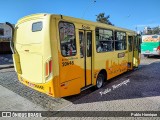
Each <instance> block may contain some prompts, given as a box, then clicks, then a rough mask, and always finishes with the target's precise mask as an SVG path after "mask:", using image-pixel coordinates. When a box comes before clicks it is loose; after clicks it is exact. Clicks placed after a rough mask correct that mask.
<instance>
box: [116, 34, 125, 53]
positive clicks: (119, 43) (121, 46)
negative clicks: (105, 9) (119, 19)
mask: <svg viewBox="0 0 160 120" xmlns="http://www.w3.org/2000/svg"><path fill="white" fill-rule="evenodd" d="M115 50H126V33H125V32H115Z"/></svg>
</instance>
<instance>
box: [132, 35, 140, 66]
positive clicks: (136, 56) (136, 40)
mask: <svg viewBox="0 0 160 120" xmlns="http://www.w3.org/2000/svg"><path fill="white" fill-rule="evenodd" d="M139 43H140V42H139V38H138V36H135V37H134V43H133V66H134V67H138V65H139V62H140V57H139Z"/></svg>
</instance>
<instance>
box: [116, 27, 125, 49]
mask: <svg viewBox="0 0 160 120" xmlns="http://www.w3.org/2000/svg"><path fill="white" fill-rule="evenodd" d="M117 32H121V33H125V38H126V39H125V49H121V50H127V33H126V32H125V31H120V30H115V31H114V50H115V51H120V50H116V41H124V40H117V34H116V33H117Z"/></svg>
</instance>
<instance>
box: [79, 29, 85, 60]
mask: <svg viewBox="0 0 160 120" xmlns="http://www.w3.org/2000/svg"><path fill="white" fill-rule="evenodd" d="M79 44H80V56H81V58H83V57H84V36H83V32H79Z"/></svg>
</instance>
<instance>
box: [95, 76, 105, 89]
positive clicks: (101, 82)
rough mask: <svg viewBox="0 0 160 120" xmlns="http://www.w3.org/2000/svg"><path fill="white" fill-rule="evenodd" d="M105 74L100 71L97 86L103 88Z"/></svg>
mask: <svg viewBox="0 0 160 120" xmlns="http://www.w3.org/2000/svg"><path fill="white" fill-rule="evenodd" d="M104 79H105V77H104V75H103V74H102V73H100V74H99V75H98V77H97V80H96V88H98V89H99V88H101V87H102V86H103V83H104Z"/></svg>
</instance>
